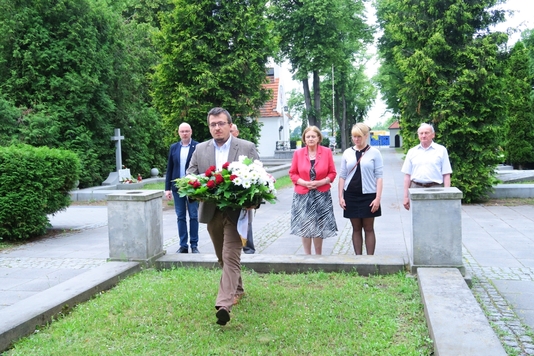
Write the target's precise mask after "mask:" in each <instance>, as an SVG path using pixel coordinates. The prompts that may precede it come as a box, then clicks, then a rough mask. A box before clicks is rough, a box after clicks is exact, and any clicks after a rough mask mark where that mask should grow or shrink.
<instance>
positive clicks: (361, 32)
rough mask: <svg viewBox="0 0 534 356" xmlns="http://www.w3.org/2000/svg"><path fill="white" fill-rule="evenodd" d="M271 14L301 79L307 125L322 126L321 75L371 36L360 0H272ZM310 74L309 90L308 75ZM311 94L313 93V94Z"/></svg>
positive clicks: (282, 52)
mask: <svg viewBox="0 0 534 356" xmlns="http://www.w3.org/2000/svg"><path fill="white" fill-rule="evenodd" d="M270 4H271V7H270V10H271V18H272V19H273V20H274V24H275V25H274V26H275V33H276V34H277V35H278V37H279V41H280V54H279V55H280V57H281V58H287V59H288V60H289V62H290V63H291V67H292V70H293V73H294V75H295V78H296V79H297V80H300V81H302V87H303V91H304V99H305V104H306V113H307V115H308V122H309V124H310V125H315V126H317V127H319V128H320V127H321V117H320V115H321V88H320V77H321V76H322V75H325V74H328V73H329V72H330V71H331V68H332V66H334V67H338V66H341V65H342V64H343V63H346V62H347V60H348V61H349V62H350V61H351V60H352V58H353V55H354V54H355V53H358V52H359V51H361V50H362V49H363V47H364V45H365V44H366V43H368V42H370V41H371V40H372V33H371V27H370V26H368V25H367V24H366V23H365V16H364V11H365V7H364V2H363V0H356V1H354V0H309V1H295V0H273V1H271V2H270ZM310 76H311V77H312V78H313V81H312V85H313V88H312V89H311V90H310V85H309V81H308V78H309V77H310ZM312 95H313V97H312Z"/></svg>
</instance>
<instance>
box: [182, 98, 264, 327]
mask: <svg viewBox="0 0 534 356" xmlns="http://www.w3.org/2000/svg"><path fill="white" fill-rule="evenodd" d="M208 127H209V130H210V133H211V136H212V137H213V139H211V140H209V141H206V142H203V143H200V144H198V145H197V148H196V150H195V152H194V153H193V157H192V158H191V163H190V165H189V168H188V169H187V173H188V174H200V173H204V172H206V171H207V170H208V169H209V168H210V166H215V167H216V170H217V171H219V170H221V169H222V166H223V164H224V163H226V162H234V161H237V160H238V158H239V156H247V157H249V158H251V159H259V156H258V152H257V151H256V146H255V145H254V143H252V142H250V141H246V140H242V139H240V138H237V137H233V136H232V135H231V134H230V130H231V127H232V117H231V116H230V113H228V111H226V110H225V109H223V108H219V107H216V108H213V109H211V110H210V111H209V113H208ZM243 208H247V207H243ZM240 212H241V210H240V209H230V208H225V209H219V208H218V207H217V205H216V204H214V203H211V202H201V203H200V207H199V212H198V220H199V222H201V223H204V224H208V226H207V227H208V233H209V234H210V237H211V241H212V242H213V247H214V249H215V254H216V255H217V259H218V260H219V264H220V265H221V266H222V276H221V280H220V282H219V293H218V295H217V300H216V302H215V309H216V310H217V312H216V314H215V315H216V317H217V324H219V325H226V323H228V322H229V321H230V312H231V310H232V306H233V305H234V304H236V303H237V301H239V299H240V298H241V296H243V294H244V292H245V291H244V289H243V281H242V279H241V250H242V247H243V244H242V241H241V237H240V235H239V232H238V231H237V221H238V219H239V215H240Z"/></svg>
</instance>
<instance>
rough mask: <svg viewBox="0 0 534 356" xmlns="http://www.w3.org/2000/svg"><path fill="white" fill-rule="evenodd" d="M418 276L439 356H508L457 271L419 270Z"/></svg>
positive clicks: (431, 332)
mask: <svg viewBox="0 0 534 356" xmlns="http://www.w3.org/2000/svg"><path fill="white" fill-rule="evenodd" d="M417 273H418V281H419V288H420V291H421V297H422V299H423V303H424V306H425V315H426V317H427V325H428V328H429V330H430V335H431V337H432V339H433V340H434V352H435V354H436V355H440V356H446V355H450V356H458V355H466V356H467V355H469V356H475V355H480V356H487V355H492V356H498V355H503V356H504V355H506V351H505V350H504V348H503V346H502V345H501V343H500V341H499V338H498V337H497V336H496V335H495V333H494V332H493V329H492V328H491V326H490V325H489V322H488V320H487V319H486V316H485V315H484V312H483V311H482V309H481V308H480V306H479V305H478V303H477V301H476V300H475V298H474V297H473V294H472V293H471V291H470V290H469V288H468V287H467V284H466V283H465V281H464V279H463V277H462V275H461V274H460V272H459V271H458V270H457V269H453V268H435V269H434V268H419V269H418V270H417Z"/></svg>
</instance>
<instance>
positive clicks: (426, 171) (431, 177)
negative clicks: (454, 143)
mask: <svg viewBox="0 0 534 356" xmlns="http://www.w3.org/2000/svg"><path fill="white" fill-rule="evenodd" d="M417 135H418V137H419V142H420V144H419V145H417V146H415V147H412V148H410V150H409V151H408V154H407V155H406V159H405V160H404V164H403V165H402V169H401V171H402V173H404V174H405V175H404V203H403V205H404V208H406V210H410V197H409V193H408V189H409V188H430V187H435V186H438V187H450V186H451V173H452V168H451V163H450V162H449V153H448V152H447V149H446V148H445V147H444V146H442V145H440V144H437V143H435V142H434V141H433V139H434V136H435V135H436V134H435V132H434V127H432V125H429V124H426V123H424V124H421V126H419V129H418V130H417Z"/></svg>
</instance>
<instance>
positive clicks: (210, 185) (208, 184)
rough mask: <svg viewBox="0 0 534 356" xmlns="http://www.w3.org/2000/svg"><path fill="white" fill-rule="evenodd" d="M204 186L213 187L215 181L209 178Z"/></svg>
mask: <svg viewBox="0 0 534 356" xmlns="http://www.w3.org/2000/svg"><path fill="white" fill-rule="evenodd" d="M206 186H207V187H208V188H209V189H213V188H215V182H214V181H212V180H209V181H208V183H206Z"/></svg>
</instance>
